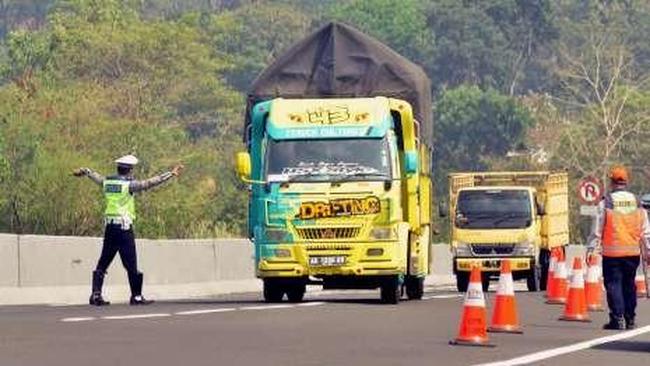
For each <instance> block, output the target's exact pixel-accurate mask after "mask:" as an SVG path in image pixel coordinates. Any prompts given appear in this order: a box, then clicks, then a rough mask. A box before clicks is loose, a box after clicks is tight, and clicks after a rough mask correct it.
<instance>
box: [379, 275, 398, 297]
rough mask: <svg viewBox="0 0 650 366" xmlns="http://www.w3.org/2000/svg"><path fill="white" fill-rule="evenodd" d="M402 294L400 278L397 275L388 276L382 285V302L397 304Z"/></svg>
mask: <svg viewBox="0 0 650 366" xmlns="http://www.w3.org/2000/svg"><path fill="white" fill-rule="evenodd" d="M400 295H401V289H400V285H399V279H398V278H397V276H394V277H390V278H387V279H386V280H384V282H383V283H382V285H381V302H382V303H384V304H397V303H398V302H399V298H400Z"/></svg>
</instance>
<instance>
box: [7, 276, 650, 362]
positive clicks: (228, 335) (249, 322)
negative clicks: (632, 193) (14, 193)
mask: <svg viewBox="0 0 650 366" xmlns="http://www.w3.org/2000/svg"><path fill="white" fill-rule="evenodd" d="M490 295H491V296H494V294H493V293H492V294H490ZM307 298H308V300H307V302H305V303H302V304H299V305H296V304H288V303H283V304H281V305H269V304H265V303H263V302H261V300H260V295H259V294H243V295H237V296H228V297H219V298H211V299H205V300H193V301H186V302H160V303H156V304H154V305H151V306H148V307H130V306H128V305H119V304H118V305H111V306H109V307H105V308H92V307H89V306H62V307H53V306H18V307H14V306H8V307H0V365H2V366H18V365H25V366H38V365H51V366H58V365H61V366H63V365H65V366H71V365H98V366H103V365H106V366H119V365H142V366H146V365H157V366H158V365H184V366H185V365H187V366H189V365H211V366H212V365H473V364H480V363H488V362H496V361H505V360H510V359H513V358H517V357H522V356H526V357H530V356H529V355H530V354H534V353H536V352H540V351H544V352H546V353H545V355H548V352H549V350H555V349H557V348H560V347H567V346H572V345H575V344H578V346H577V347H578V349H576V350H575V352H571V353H567V354H564V355H561V356H557V357H553V358H548V359H543V360H537V361H534V362H532V363H533V364H536V365H577V364H587V363H588V362H589V363H591V364H594V363H599V364H609V365H611V364H616V365H617V366H620V365H636V366H639V365H642V364H649V363H650V327H645V326H647V325H650V300H640V302H639V308H638V313H639V315H638V323H639V328H638V330H637V333H640V334H637V335H635V336H631V337H628V336H629V335H630V334H632V333H625V332H612V331H604V330H601V329H600V328H601V326H602V324H603V323H604V321H605V320H606V313H592V315H593V319H594V321H593V322H592V323H570V322H560V321H558V320H556V319H557V317H558V316H559V315H560V314H561V312H562V307H561V306H557V305H546V304H544V300H543V298H542V295H541V294H539V293H536V294H534V293H526V292H518V293H517V301H518V305H519V306H518V307H519V312H520V317H521V318H522V324H523V326H524V334H523V335H510V334H491V335H490V340H491V342H492V343H494V344H495V345H496V347H494V348H477V347H457V346H450V345H449V344H448V341H449V340H450V339H452V338H454V337H455V336H456V334H457V330H458V320H459V318H460V313H461V306H462V298H461V297H459V295H458V294H457V293H455V292H453V291H452V290H451V289H449V288H433V289H432V288H430V289H428V290H427V294H426V295H425V299H424V300H422V301H404V302H402V303H400V304H399V305H396V306H395V305H382V304H379V303H378V301H377V300H376V299H377V298H378V295H377V293H376V292H372V291H370V292H347V293H346V292H335V293H329V292H318V293H309V294H308V296H307ZM489 302H491V301H489ZM615 335H622V336H624V337H626V338H625V339H621V340H619V341H617V342H609V343H604V344H601V345H596V346H594V347H587V348H586V349H583V350H580V349H579V348H580V347H579V343H580V342H584V341H588V340H593V339H598V338H601V337H606V336H615ZM632 335H634V334H632ZM505 364H508V363H505ZM505 364H504V365H505ZM510 364H514V363H510Z"/></svg>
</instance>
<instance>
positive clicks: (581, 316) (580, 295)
mask: <svg viewBox="0 0 650 366" xmlns="http://www.w3.org/2000/svg"><path fill="white" fill-rule="evenodd" d="M560 320H568V321H576V322H590V321H591V320H589V314H588V313H587V298H586V297H585V278H584V274H583V273H582V258H579V257H576V258H574V259H573V275H572V276H571V288H569V298H568V300H567V302H566V306H565V307H564V315H562V316H561V317H560Z"/></svg>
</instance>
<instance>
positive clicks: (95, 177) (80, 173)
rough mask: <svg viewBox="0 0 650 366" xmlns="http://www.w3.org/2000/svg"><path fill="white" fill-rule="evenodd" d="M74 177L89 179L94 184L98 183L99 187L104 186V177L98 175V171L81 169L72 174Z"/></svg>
mask: <svg viewBox="0 0 650 366" xmlns="http://www.w3.org/2000/svg"><path fill="white" fill-rule="evenodd" d="M72 175H74V176H75V177H88V178H90V180H92V181H93V182H95V183H97V184H98V185H100V186H101V185H102V184H104V176H103V175H101V174H99V173H97V172H96V171H93V170H92V169H90V168H79V169H77V170H75V171H74V172H72Z"/></svg>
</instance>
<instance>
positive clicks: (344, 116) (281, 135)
mask: <svg viewBox="0 0 650 366" xmlns="http://www.w3.org/2000/svg"><path fill="white" fill-rule="evenodd" d="M430 90H431V89H430V83H429V80H428V78H427V76H426V74H425V73H424V71H423V70H422V69H421V68H420V67H419V66H417V65H415V64H413V63H411V62H410V61H408V60H406V59H405V58H403V57H402V56H400V55H398V54H397V53H395V52H394V51H392V50H390V49H389V48H388V47H386V46H385V45H383V44H381V43H379V41H377V40H375V39H372V38H370V37H369V36H367V35H365V34H363V33H361V32H360V31H358V30H356V29H354V28H352V27H349V26H347V25H345V24H340V23H331V24H329V25H327V26H325V27H323V28H322V29H320V30H318V31H316V32H315V33H314V34H312V35H309V36H307V37H306V38H305V39H304V40H303V41H300V42H298V43H297V44H296V45H295V46H294V47H292V48H291V49H289V50H288V51H287V52H286V53H285V54H284V55H281V56H280V57H279V58H278V59H277V60H276V61H275V62H274V63H273V64H271V65H269V67H267V68H266V69H265V70H264V71H263V72H262V74H261V75H260V76H259V77H258V78H257V80H256V81H255V82H254V83H253V85H252V87H251V91H250V93H249V97H248V100H249V104H248V108H247V114H246V124H245V131H246V134H245V143H246V148H247V150H246V151H242V152H240V153H239V154H238V155H237V157H236V166H237V172H238V174H239V176H240V177H241V178H242V180H243V181H244V182H245V183H247V184H249V185H250V190H249V206H248V209H249V210H248V212H249V214H248V235H249V238H250V239H251V242H252V243H253V244H254V246H255V270H256V275H257V277H259V278H260V279H261V280H262V281H263V283H264V299H265V300H266V301H267V302H279V301H282V300H283V299H284V297H285V295H286V298H287V299H288V300H289V301H291V302H299V301H302V299H303V296H304V294H305V288H306V286H307V285H320V286H322V287H323V288H324V289H377V288H379V289H380V299H381V301H382V302H383V303H389V304H395V303H397V302H398V301H399V300H400V298H401V297H402V292H404V293H405V294H406V296H407V297H408V298H409V299H421V298H422V295H423V292H424V279H425V276H426V275H427V274H428V273H429V268H430V263H431V260H430V253H431V251H430V246H431V233H432V230H431V224H432V222H431V211H432V210H431V195H432V191H433V185H432V184H433V183H432V177H431V152H432V143H433V138H432V137H433V135H432V133H433V116H432V107H431V94H430Z"/></svg>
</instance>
